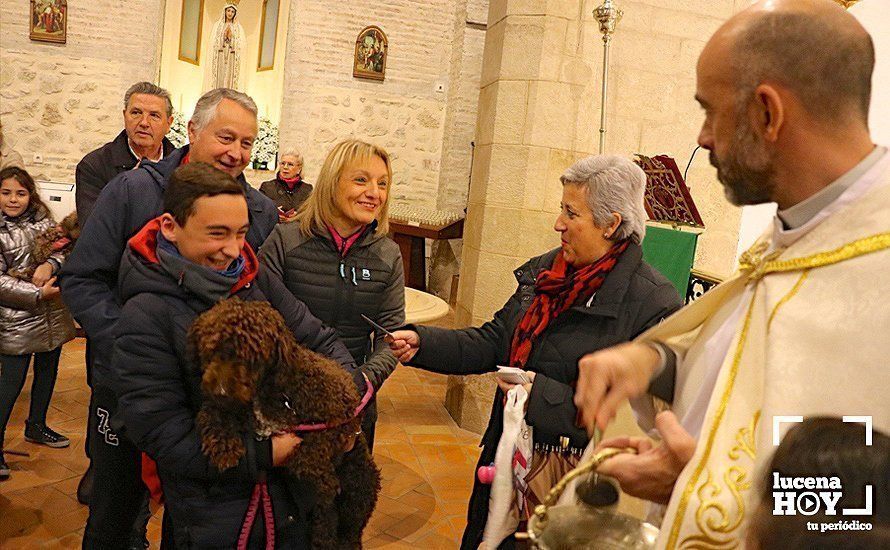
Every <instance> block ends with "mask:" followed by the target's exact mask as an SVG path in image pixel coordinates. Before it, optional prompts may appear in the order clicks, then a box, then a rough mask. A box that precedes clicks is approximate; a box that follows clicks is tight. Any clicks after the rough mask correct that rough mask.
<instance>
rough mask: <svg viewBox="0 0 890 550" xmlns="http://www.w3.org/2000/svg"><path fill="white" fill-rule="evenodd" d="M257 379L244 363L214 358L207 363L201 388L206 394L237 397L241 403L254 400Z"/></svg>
mask: <svg viewBox="0 0 890 550" xmlns="http://www.w3.org/2000/svg"><path fill="white" fill-rule="evenodd" d="M255 384H256V380H255V379H254V375H253V373H251V372H250V371H249V370H248V368H247V366H246V365H245V364H244V363H241V362H236V361H225V360H219V359H216V360H213V361H210V362H209V363H207V364H206V366H205V368H204V374H203V376H202V377H201V389H203V390H204V393H205V394H206V395H215V396H222V397H228V398H230V399H235V400H237V401H240V402H241V403H250V402H251V400H253V395H254V389H255Z"/></svg>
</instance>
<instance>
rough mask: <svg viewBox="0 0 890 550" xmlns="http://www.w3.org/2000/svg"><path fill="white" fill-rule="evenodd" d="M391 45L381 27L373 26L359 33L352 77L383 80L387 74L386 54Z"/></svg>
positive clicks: (356, 40)
mask: <svg viewBox="0 0 890 550" xmlns="http://www.w3.org/2000/svg"><path fill="white" fill-rule="evenodd" d="M388 47H389V43H388V42H387V40H386V35H385V34H384V33H383V30H382V29H381V28H380V27H377V26H374V25H371V26H370V27H365V28H364V29H362V32H360V33H358V38H356V39H355V59H353V61H352V76H354V77H356V78H369V79H371V80H383V78H384V75H385V74H386V53H387V48H388Z"/></svg>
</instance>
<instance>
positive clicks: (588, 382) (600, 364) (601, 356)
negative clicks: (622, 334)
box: [575, 342, 661, 434]
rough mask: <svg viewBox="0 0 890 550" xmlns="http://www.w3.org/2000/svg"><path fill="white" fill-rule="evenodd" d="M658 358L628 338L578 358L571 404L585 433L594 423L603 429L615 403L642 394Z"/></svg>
mask: <svg viewBox="0 0 890 550" xmlns="http://www.w3.org/2000/svg"><path fill="white" fill-rule="evenodd" d="M660 362H661V356H660V355H659V354H658V352H657V351H655V348H653V347H652V346H650V345H648V344H640V343H637V342H628V343H625V344H619V345H617V346H613V347H611V348H606V349H603V350H600V351H596V352H594V353H589V354H587V355H585V356H584V357H582V358H581V359H580V360H579V361H578V384H577V387H576V388H575V406H576V407H578V425H579V426H582V427H584V428H585V429H586V430H587V432H588V433H589V434H592V433H593V429H594V426H599V428H600V430H603V431H605V429H606V427H607V426H608V425H609V422H611V421H612V419H613V418H615V414H616V412H617V411H618V407H619V405H621V403H622V402H623V401H625V400H627V399H630V398H633V397H637V396H639V395H642V394H643V393H644V392H645V391H646V389H647V388H648V387H649V380H650V379H651V378H652V375H653V374H654V373H655V369H656V368H657V367H658V365H659V363H660Z"/></svg>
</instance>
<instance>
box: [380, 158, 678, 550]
mask: <svg viewBox="0 0 890 550" xmlns="http://www.w3.org/2000/svg"><path fill="white" fill-rule="evenodd" d="M560 180H561V181H562V184H563V192H562V202H561V209H562V212H561V213H560V214H559V216H558V217H557V218H556V223H555V225H554V229H555V230H556V231H557V232H558V233H559V234H560V236H561V240H562V246H561V247H559V248H556V249H554V250H551V251H550V252H547V253H546V254H543V255H541V256H538V257H536V258H532V259H531V260H529V261H528V262H526V263H525V264H523V265H522V266H520V267H519V268H518V269H516V270H515V271H514V272H513V274H514V275H515V277H516V281H517V284H518V287H517V289H516V292H515V293H514V294H513V296H511V297H510V299H509V300H508V301H507V303H506V304H504V307H503V308H501V310H500V311H498V312H497V313H495V315H494V319H493V320H491V321H489V322H487V323H485V324H484V325H482V326H481V327H478V328H467V329H460V330H447V329H441V328H433V327H423V326H417V327H414V326H409V327H407V329H405V330H398V331H396V332H395V333H394V335H393V336H394V339H393V340H392V342H391V343H390V347H391V349H392V350H393V353H394V355H395V356H396V357H397V358H398V359H399V360H400V361H401V362H402V363H405V364H410V365H411V366H414V367H418V368H422V369H425V370H429V371H432V372H438V373H444V374H458V375H463V374H482V373H486V372H492V371H495V370H496V367H497V366H498V365H509V366H511V367H517V368H520V369H523V370H524V371H526V376H527V377H528V379H529V380H530V382H529V383H527V384H524V386H525V389H526V391H527V392H528V394H529V398H528V401H527V402H526V404H527V408H526V414H525V421H526V423H527V424H528V425H529V426H531V427H532V428H533V430H532V433H533V439H534V456H533V458H532V470H531V471H530V472H529V475H528V476H526V478H525V479H526V481H527V482H528V486H529V489H530V490H529V491H528V492H526V495H525V496H526V498H527V499H528V501H529V503H530V508H531V509H533V508H534V505H535V504H537V502H538V501H539V500H540V499H542V498H543V497H544V496H545V495H546V491H548V490H549V489H550V486H551V485H552V484H553V483H555V481H556V480H558V479H559V478H560V477H561V476H562V475H563V474H564V473H566V472H567V471H568V470H569V469H570V468H571V467H573V466H574V465H575V464H577V462H578V459H579V457H580V453H581V452H582V451H583V449H584V448H585V446H586V445H587V443H588V436H587V433H586V432H585V431H584V430H583V429H582V428H579V427H577V426H576V425H575V417H576V414H577V409H576V408H575V405H574V403H573V397H574V384H575V382H576V380H577V378H578V360H579V359H580V358H581V357H582V356H583V355H584V354H586V353H589V352H591V351H595V350H598V349H601V348H606V347H609V346H612V345H615V344H618V343H621V342H625V341H627V340H630V339H632V338H634V337H635V336H637V335H638V334H640V333H641V332H643V331H644V330H646V329H647V328H649V327H651V326H652V325H654V324H656V323H658V322H659V321H660V320H661V319H663V318H664V317H665V316H667V315H669V314H670V313H672V312H673V311H675V310H676V309H678V308H679V307H680V306H681V301H680V297H679V296H678V294H677V291H676V290H675V289H674V287H673V286H672V285H671V283H670V282H668V280H667V279H665V277H664V276H662V275H661V274H660V273H658V272H657V271H656V270H655V269H653V268H652V267H651V266H650V265H649V264H647V263H646V262H645V261H643V251H642V248H641V246H640V243H641V241H642V239H643V234H644V231H645V225H644V221H645V219H646V218H645V211H644V208H643V191H644V188H645V181H646V178H645V175H644V174H643V171H642V170H640V168H639V167H637V166H636V165H635V164H633V163H632V162H630V161H629V160H627V159H625V158H622V157H617V156H593V157H588V158H585V159H583V160H580V161H578V162H576V163H575V164H574V165H572V166H571V167H570V168H569V169H568V170H566V171H565V173H564V174H563V175H562V177H561V178H560ZM498 386H499V388H498V389H497V392H496V395H495V398H494V404H493V406H492V411H491V418H490V420H489V424H488V429H487V430H486V431H485V435H483V436H482V447H483V448H482V454H481V456H480V458H479V465H480V466H487V465H488V464H491V463H492V462H493V460H494V456H495V450H496V448H497V445H498V441H499V439H500V437H501V432H502V431H503V416H504V399H505V393H506V392H507V391H509V390H510V389H512V387H513V385H512V384H508V383H506V382H504V381H501V380H498ZM535 478H537V479H535ZM489 494H490V486H489V485H484V484H482V483H480V482H479V480H478V479H477V480H476V484H475V486H474V487H473V493H472V496H471V497H470V503H469V510H468V513H467V520H468V523H467V529H466V531H465V532H464V536H463V543H462V548H473V549H475V548H477V547H478V546H479V544H480V542H481V541H482V535H483V530H484V528H485V523H486V519H487V517H488V502H489ZM514 542H515V539H513V537H509V538H507V539H506V540H505V541H504V543H503V544H502V545H501V547H504V548H512V547H513V545H514Z"/></svg>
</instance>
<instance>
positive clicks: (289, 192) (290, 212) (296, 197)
mask: <svg viewBox="0 0 890 550" xmlns="http://www.w3.org/2000/svg"><path fill="white" fill-rule="evenodd" d="M260 192H261V193H263V194H264V195H266V196H267V197H269V198H270V199H272V202H274V203H275V206H277V207H278V221H279V222H281V223H287V222H292V221H294V220H296V219H297V210H299V209H300V205H302V204H303V203H304V202H306V199H308V198H309V194H310V193H312V185H311V184H309V183H307V182H305V181H303V155H301V154H300V152H299V151H297V150H296V149H287V150H285V151H284V153H282V155H281V160H279V161H278V174H276V176H275V179H274V180H269V181H266V182H263V184H262V185H260Z"/></svg>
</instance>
